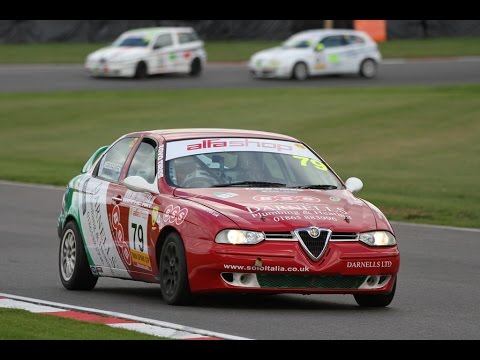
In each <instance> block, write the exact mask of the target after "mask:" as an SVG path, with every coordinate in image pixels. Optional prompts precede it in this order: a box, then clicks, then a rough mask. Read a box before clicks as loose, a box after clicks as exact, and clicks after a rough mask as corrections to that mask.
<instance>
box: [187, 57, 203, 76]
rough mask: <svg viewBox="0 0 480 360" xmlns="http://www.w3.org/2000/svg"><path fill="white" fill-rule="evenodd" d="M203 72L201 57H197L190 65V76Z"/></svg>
mask: <svg viewBox="0 0 480 360" xmlns="http://www.w3.org/2000/svg"><path fill="white" fill-rule="evenodd" d="M201 72H202V62H201V61H200V59H199V58H195V59H193V61H192V64H191V65H190V72H189V75H190V76H198V75H200V74H201Z"/></svg>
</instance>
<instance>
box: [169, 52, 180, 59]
mask: <svg viewBox="0 0 480 360" xmlns="http://www.w3.org/2000/svg"><path fill="white" fill-rule="evenodd" d="M177 58H178V56H177V53H174V52H172V53H170V54H169V55H168V59H169V60H170V61H175V60H177Z"/></svg>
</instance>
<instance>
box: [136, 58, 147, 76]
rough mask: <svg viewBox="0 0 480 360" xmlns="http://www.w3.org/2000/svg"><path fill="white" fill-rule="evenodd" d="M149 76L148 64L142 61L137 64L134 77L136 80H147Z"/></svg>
mask: <svg viewBox="0 0 480 360" xmlns="http://www.w3.org/2000/svg"><path fill="white" fill-rule="evenodd" d="M147 76H148V71H147V64H145V62H143V61H140V62H139V63H138V64H137V67H136V68H135V75H134V77H135V78H136V79H145V78H146V77H147Z"/></svg>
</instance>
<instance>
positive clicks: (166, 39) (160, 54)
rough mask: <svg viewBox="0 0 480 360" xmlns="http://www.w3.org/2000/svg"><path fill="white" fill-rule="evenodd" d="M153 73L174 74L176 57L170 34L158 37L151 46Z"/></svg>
mask: <svg viewBox="0 0 480 360" xmlns="http://www.w3.org/2000/svg"><path fill="white" fill-rule="evenodd" d="M153 59H154V61H153V63H154V65H153V71H154V72H155V73H168V72H174V71H175V68H176V62H177V55H176V53H175V46H174V43H173V37H172V34H171V33H165V34H161V35H158V36H157V38H156V40H155V43H154V44H153Z"/></svg>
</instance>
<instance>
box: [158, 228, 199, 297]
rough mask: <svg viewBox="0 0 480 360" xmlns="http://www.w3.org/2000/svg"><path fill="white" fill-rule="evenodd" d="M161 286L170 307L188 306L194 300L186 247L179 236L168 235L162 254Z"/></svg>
mask: <svg viewBox="0 0 480 360" xmlns="http://www.w3.org/2000/svg"><path fill="white" fill-rule="evenodd" d="M160 284H161V290H162V297H163V301H165V302H166V303H167V304H169V305H187V304H189V303H190V302H191V300H192V294H191V292H190V284H189V282H188V271H187V260H186V257H185V247H184V245H183V241H182V238H181V237H180V235H179V234H177V233H175V232H172V233H170V234H168V235H167V238H166V239H165V243H164V244H163V247H162V253H161V254H160Z"/></svg>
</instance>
